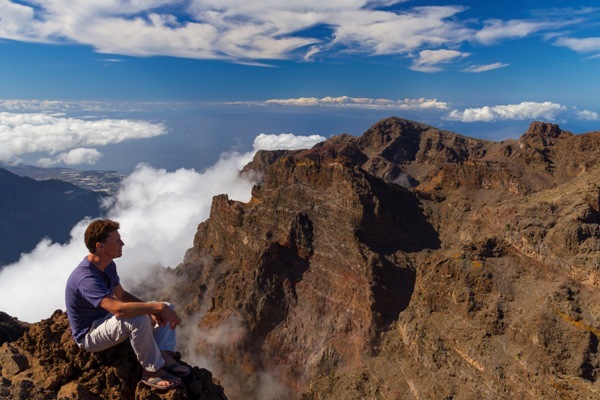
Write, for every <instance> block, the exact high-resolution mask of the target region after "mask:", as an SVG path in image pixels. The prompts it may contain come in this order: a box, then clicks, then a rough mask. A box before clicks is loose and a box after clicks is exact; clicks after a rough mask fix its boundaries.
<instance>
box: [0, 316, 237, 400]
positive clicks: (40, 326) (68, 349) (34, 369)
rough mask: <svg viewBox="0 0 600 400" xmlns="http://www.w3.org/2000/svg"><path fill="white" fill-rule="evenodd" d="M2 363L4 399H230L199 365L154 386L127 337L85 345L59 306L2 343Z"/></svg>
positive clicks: (0, 378)
mask: <svg viewBox="0 0 600 400" xmlns="http://www.w3.org/2000/svg"><path fill="white" fill-rule="evenodd" d="M0 368H1V369H0V399H7V400H8V399H28V400H47V399H71V400H79V399H86V400H87V399H89V400H92V399H137V400H141V399H144V400H151V399H169V400H176V399H204V400H224V399H226V397H225V394H224V391H223V388H222V387H221V386H219V384H218V382H216V381H215V380H214V379H213V377H212V374H211V373H210V372H209V371H207V370H205V369H200V368H198V367H193V368H192V373H191V374H190V375H188V376H187V377H185V378H183V379H184V384H183V385H181V386H180V387H178V388H174V389H172V390H168V391H157V390H153V389H150V388H149V387H147V386H145V385H144V384H142V383H141V382H139V380H140V377H141V373H142V367H141V366H140V365H139V363H138V362H137V359H136V357H135V354H134V353H133V350H132V349H131V346H130V345H129V342H128V341H127V342H124V343H122V344H120V345H117V346H115V347H113V348H111V349H108V350H106V351H103V352H98V353H89V352H86V351H84V350H81V349H80V348H79V347H78V346H77V345H76V344H75V341H74V340H73V337H72V336H71V331H70V328H69V321H68V319H67V316H66V314H65V313H63V312H62V311H60V310H58V311H56V312H55V313H54V314H53V315H52V317H50V318H49V319H46V320H43V321H41V322H38V323H35V324H32V325H31V326H30V327H29V330H28V331H27V332H25V333H24V335H23V336H21V337H20V338H19V339H18V340H16V341H14V342H6V343H4V344H3V345H2V346H0Z"/></svg>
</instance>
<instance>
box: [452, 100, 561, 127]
mask: <svg viewBox="0 0 600 400" xmlns="http://www.w3.org/2000/svg"><path fill="white" fill-rule="evenodd" d="M565 110H566V107H564V106H562V105H560V104H557V103H552V102H549V101H546V102H543V103H536V102H522V103H519V104H508V105H499V106H493V107H489V106H485V107H481V108H467V109H465V110H463V111H459V110H453V111H451V112H450V113H449V114H448V116H447V117H446V118H447V119H449V120H454V121H462V122H476V121H485V122H490V121H497V120H525V119H538V118H543V119H546V120H553V119H555V118H556V116H557V115H558V114H559V113H561V112H563V111H565Z"/></svg>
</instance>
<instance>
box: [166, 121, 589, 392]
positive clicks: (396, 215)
mask: <svg viewBox="0 0 600 400" xmlns="http://www.w3.org/2000/svg"><path fill="white" fill-rule="evenodd" d="M599 159H600V132H594V133H588V134H584V135H573V134H571V133H569V132H565V131H562V130H561V129H560V128H559V127H558V126H557V125H553V124H547V123H538V122H535V123H533V124H532V125H531V127H530V129H529V130H528V131H527V132H526V133H525V134H524V135H522V136H521V137H520V138H519V139H518V140H509V141H505V142H500V143H495V142H489V141H483V140H477V139H473V138H468V137H464V136H460V135H457V134H454V133H451V132H447V131H441V130H438V129H436V128H433V127H430V126H426V125H423V124H418V123H415V122H411V121H406V120H402V119H397V118H390V119H387V120H384V121H381V122H379V123H378V124H376V125H374V126H373V127H372V128H371V129H369V130H368V131H367V132H365V134H364V135H363V136H361V137H358V138H357V137H353V136H349V135H342V136H337V137H334V138H331V139H329V140H327V141H325V142H323V143H321V144H319V145H317V146H315V147H314V148H312V149H310V150H305V151H294V152H290V151H287V152H286V151H280V152H261V153H259V154H257V156H256V158H255V160H254V161H253V162H252V163H251V164H250V165H248V166H247V167H246V168H245V169H244V172H243V173H244V174H247V176H251V177H253V179H256V181H257V185H256V186H255V188H254V190H253V195H252V200H251V201H250V202H248V203H240V202H236V201H232V200H230V199H228V198H227V197H226V196H217V197H215V199H214V201H213V206H212V211H211V215H210V218H209V219H208V220H207V221H206V222H204V223H202V224H201V225H200V226H199V228H198V232H197V234H196V237H195V241H194V247H193V248H192V249H190V250H189V251H188V254H187V255H186V258H185V261H184V262H183V263H182V265H180V266H179V267H178V268H177V270H176V274H177V275H178V276H179V278H180V280H181V283H180V285H181V287H183V288H184V289H185V290H183V293H184V294H181V295H179V296H178V297H177V299H174V301H175V302H177V303H179V304H180V305H181V306H183V307H185V309H186V310H187V312H188V313H189V314H190V315H194V316H195V318H198V320H199V322H198V327H199V330H200V331H202V332H205V333H207V334H208V333H209V332H217V333H219V332H220V333H219V335H220V336H221V338H222V339H223V332H225V331H224V327H227V329H226V332H229V333H231V332H235V333H234V334H230V335H229V336H227V335H225V336H226V340H220V341H210V340H207V339H204V340H203V341H202V342H200V343H198V347H197V350H198V351H200V352H205V353H206V355H207V356H212V357H214V358H216V359H218V360H219V362H220V363H221V364H222V365H223V366H225V367H223V368H224V369H223V370H224V371H225V370H226V371H228V372H227V373H232V374H233V373H235V376H236V380H238V379H242V381H241V382H243V383H242V384H240V385H239V386H236V385H235V384H233V383H232V384H226V385H225V386H226V387H227V388H228V390H230V392H229V393H231V394H232V396H233V397H232V398H252V396H254V398H259V397H260V396H257V395H256V393H254V392H253V389H254V388H256V385H257V384H258V383H257V379H258V378H257V377H258V376H260V374H259V371H262V370H264V369H267V370H269V371H275V373H276V375H277V377H278V379H279V380H280V381H282V382H284V383H285V385H286V386H287V387H288V388H289V389H290V391H291V393H292V394H289V393H288V394H286V396H288V397H290V396H291V397H294V396H295V397H301V396H302V397H303V398H304V399H326V398H331V399H339V398H361V397H364V398H419V399H420V398H461V399H470V398H473V399H476V398H477V399H480V398H489V399H492V398H493V399H496V398H541V397H544V398H592V397H594V396H597V395H598V394H599V393H600V381H598V373H599V371H600V366H599V363H600V356H599V355H598V336H599V334H600V308H598V307H599V304H600V294H599V291H598V288H599V287H600V226H599V222H600V204H599V203H600V165H599V163H598V161H599ZM209 353H210V354H209Z"/></svg>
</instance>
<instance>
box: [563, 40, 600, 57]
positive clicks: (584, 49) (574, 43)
mask: <svg viewBox="0 0 600 400" xmlns="http://www.w3.org/2000/svg"><path fill="white" fill-rule="evenodd" d="M555 44H556V45H557V46H563V47H567V48H569V49H571V50H573V51H576V52H578V53H596V52H597V53H600V37H588V38H572V37H563V38H559V39H557V40H556V42H555Z"/></svg>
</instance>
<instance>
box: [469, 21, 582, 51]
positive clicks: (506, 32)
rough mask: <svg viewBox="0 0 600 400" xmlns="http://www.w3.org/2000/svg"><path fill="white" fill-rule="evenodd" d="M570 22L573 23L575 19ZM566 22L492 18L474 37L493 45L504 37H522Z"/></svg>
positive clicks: (483, 42)
mask: <svg viewBox="0 0 600 400" xmlns="http://www.w3.org/2000/svg"><path fill="white" fill-rule="evenodd" d="M569 23H573V21H570V22H569ZM565 24H566V22H545V21H527V20H509V21H501V20H497V19H490V20H487V21H485V22H484V27H483V29H481V30H480V31H479V32H477V33H476V34H475V36H474V39H475V40H476V41H478V42H479V43H482V44H485V45H492V44H494V43H496V42H499V41H501V40H504V39H520V38H524V37H527V36H529V35H531V34H532V33H535V32H539V31H542V30H547V29H554V28H558V27H562V26H564V25H565Z"/></svg>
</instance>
